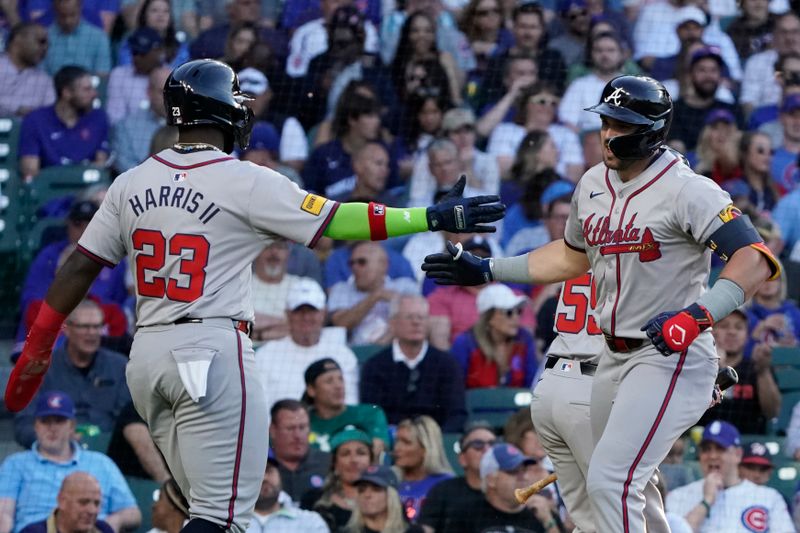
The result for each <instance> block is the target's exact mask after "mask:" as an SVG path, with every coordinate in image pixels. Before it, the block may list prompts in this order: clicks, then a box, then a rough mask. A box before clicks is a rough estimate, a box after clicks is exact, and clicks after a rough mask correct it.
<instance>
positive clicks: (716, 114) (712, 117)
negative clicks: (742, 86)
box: [705, 107, 736, 126]
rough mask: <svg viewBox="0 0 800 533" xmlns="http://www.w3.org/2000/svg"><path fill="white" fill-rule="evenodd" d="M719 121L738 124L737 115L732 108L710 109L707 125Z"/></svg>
mask: <svg viewBox="0 0 800 533" xmlns="http://www.w3.org/2000/svg"><path fill="white" fill-rule="evenodd" d="M717 122H727V123H728V124H736V117H734V116H733V113H731V112H730V110H728V109H725V108H722V107H720V108H717V109H714V110H712V111H710V112H709V113H708V115H706V120H705V125H706V126H708V125H709V124H715V123H717Z"/></svg>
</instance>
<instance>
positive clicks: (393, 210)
mask: <svg viewBox="0 0 800 533" xmlns="http://www.w3.org/2000/svg"><path fill="white" fill-rule="evenodd" d="M367 208H368V204H364V203H359V202H348V203H345V204H340V205H339V209H337V210H336V213H334V215H333V218H332V219H331V221H330V222H329V223H328V226H327V227H326V228H325V232H324V233H323V235H325V236H326V237H330V238H331V239H336V240H343V241H367V240H370V228H369V218H368V215H367ZM426 209H427V208H425V207H387V208H386V235H387V236H388V237H398V236H400V235H408V234H409V233H421V232H423V231H428V218H427V216H426V214H425V212H426Z"/></svg>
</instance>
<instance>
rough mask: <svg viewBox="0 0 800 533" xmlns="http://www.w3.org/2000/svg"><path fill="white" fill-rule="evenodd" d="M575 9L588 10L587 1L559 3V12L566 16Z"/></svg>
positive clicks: (573, 0)
mask: <svg viewBox="0 0 800 533" xmlns="http://www.w3.org/2000/svg"><path fill="white" fill-rule="evenodd" d="M573 9H586V0H560V1H559V2H558V12H559V13H561V14H562V15H566V14H567V13H569V12H570V11H572V10H573Z"/></svg>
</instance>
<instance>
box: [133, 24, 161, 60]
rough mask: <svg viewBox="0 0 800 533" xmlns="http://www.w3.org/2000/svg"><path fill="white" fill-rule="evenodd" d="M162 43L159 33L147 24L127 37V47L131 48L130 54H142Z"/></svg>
mask: <svg viewBox="0 0 800 533" xmlns="http://www.w3.org/2000/svg"><path fill="white" fill-rule="evenodd" d="M163 44H164V40H163V39H162V38H161V35H159V33H158V32H157V31H156V30H154V29H153V28H149V27H147V26H142V27H141V28H139V29H137V30H136V31H134V32H133V33H132V34H131V36H130V37H128V47H130V49H131V54H133V55H135V56H138V55H144V54H146V53H148V52H149V51H150V50H152V49H153V48H158V47H160V46H162V45H163Z"/></svg>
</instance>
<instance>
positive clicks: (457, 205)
mask: <svg viewBox="0 0 800 533" xmlns="http://www.w3.org/2000/svg"><path fill="white" fill-rule="evenodd" d="M466 184H467V177H466V176H465V175H463V174H462V175H461V177H460V178H458V181H457V182H456V184H455V185H453V188H452V189H450V191H449V192H448V193H447V194H445V195H444V196H442V198H441V199H440V200H439V201H438V202H437V203H436V205H432V206H430V207H429V208H428V210H427V211H426V216H427V219H428V229H430V230H431V231H449V232H450V233H494V232H495V231H497V228H495V227H494V226H486V225H484V224H487V223H490V222H495V221H496V220H500V219H501V218H503V216H504V215H505V214H506V206H505V205H503V204H501V203H499V202H500V197H499V196H496V195H490V196H473V197H471V198H464V197H463V194H464V187H465V186H466Z"/></svg>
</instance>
